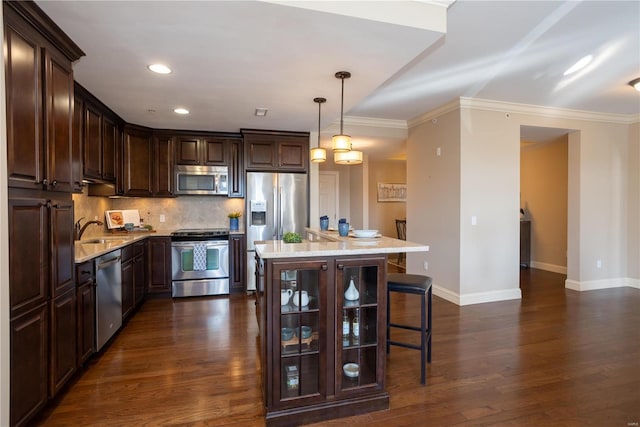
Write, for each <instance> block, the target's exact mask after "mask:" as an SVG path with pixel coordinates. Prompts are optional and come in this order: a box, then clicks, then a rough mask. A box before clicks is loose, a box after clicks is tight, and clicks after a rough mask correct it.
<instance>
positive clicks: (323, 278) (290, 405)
mask: <svg viewBox="0 0 640 427" xmlns="http://www.w3.org/2000/svg"><path fill="white" fill-rule="evenodd" d="M312 236H313V237H312ZM309 237H311V238H312V239H313V238H315V239H316V240H311V241H310V240H305V241H303V242H301V243H284V242H281V241H264V242H256V285H257V290H256V299H257V314H258V323H259V329H260V361H261V367H262V369H261V375H262V386H263V397H264V405H265V418H266V422H267V426H285V425H286V426H291V425H303V424H309V423H314V422H319V421H322V420H326V419H332V418H341V417H347V416H351V415H356V414H361V413H366V412H372V411H378V410H383V409H388V408H389V394H388V393H387V391H386V390H385V372H386V357H385V356H386V353H385V352H386V321H387V293H386V279H387V255H388V254H389V253H398V252H426V251H428V250H429V247H428V246H427V245H422V244H418V243H412V242H406V241H402V240H397V239H391V238H388V237H374V238H369V239H365V238H353V237H342V238H341V237H340V236H338V235H337V233H335V236H334V235H333V234H331V232H320V231H319V230H313V229H307V238H309Z"/></svg>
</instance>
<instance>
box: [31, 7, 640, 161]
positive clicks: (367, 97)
mask: <svg viewBox="0 0 640 427" xmlns="http://www.w3.org/2000/svg"><path fill="white" fill-rule="evenodd" d="M286 3H287V5H285V4H274V3H272V2H255V1H224V2H223V1H209V2H206V1H199V2H186V1H143V2H133V1H121V2H100V1H95V2H94V1H88V2H77V1H38V4H39V5H40V7H41V8H42V9H43V10H44V11H45V12H46V13H47V14H48V15H49V16H50V17H51V18H52V19H53V20H54V21H55V22H56V23H57V24H58V25H59V26H60V27H61V28H62V29H63V30H64V31H65V32H66V33H67V34H68V35H69V36H70V37H71V38H72V39H73V40H74V41H75V42H76V43H77V44H78V45H79V46H80V48H82V49H83V50H84V52H85V53H86V56H85V57H83V58H81V59H80V60H79V61H78V63H77V64H75V66H74V71H75V77H76V80H77V81H78V82H79V83H80V84H82V85H83V86H85V87H86V88H87V89H88V90H89V91H90V92H92V93H93V94H94V95H96V96H97V97H98V98H99V99H101V100H102V101H103V102H104V103H105V104H107V105H108V106H109V107H111V108H112V109H113V110H114V111H115V112H116V113H118V114H119V115H120V116H121V117H122V118H124V119H125V120H126V121H128V122H131V123H137V124H140V125H145V126H150V127H154V128H170V129H198V130H215V131H230V132H237V131H238V130H239V129H240V128H260V129H283V130H296V131H306V130H311V131H314V130H317V126H318V123H317V118H318V110H317V104H315V103H314V102H313V98H314V97H317V96H323V97H325V98H327V99H328V101H327V103H326V104H324V105H323V107H322V111H323V114H322V117H323V119H322V129H323V132H322V137H323V144H326V142H325V140H328V139H329V138H330V136H331V134H332V133H334V132H336V129H337V125H336V122H335V120H336V119H338V118H339V115H340V81H339V80H337V79H336V78H335V77H334V74H335V72H336V71H340V70H347V71H350V72H351V73H352V78H351V79H348V80H346V81H345V133H350V134H351V135H352V136H353V137H354V147H356V148H361V149H363V150H364V151H365V153H367V154H369V155H371V156H385V157H389V156H397V155H398V154H399V153H401V152H402V151H403V140H404V137H405V136H406V121H408V120H410V119H412V118H415V117H417V116H420V115H421V114H424V113H425V112H428V111H430V110H433V109H435V108H437V107H440V106H442V105H444V104H447V103H449V102H451V101H452V100H455V99H457V98H458V97H461V96H462V97H470V98H481V99H489V100H496V101H507V102H515V103H523V104H532V105H544V106H553V107H561V108H569V109H576V110H585V111H591V112H602V113H613V114H624V115H639V114H640V92H637V91H634V90H633V89H632V88H631V87H630V86H628V85H627V82H628V81H630V80H631V79H633V78H636V77H640V2H637V1H583V2H580V1H546V2H545V1H530V2H529V1H495V2H493V1H465V0H458V1H457V2H456V3H454V4H453V5H451V6H450V7H449V9H448V12H447V19H446V24H447V29H446V35H444V36H442V32H441V31H440V29H439V28H437V25H431V22H430V21H429V19H427V17H432V16H434V15H437V13H434V12H436V9H434V8H439V9H440V10H446V7H447V5H448V4H449V2H447V1H444V2H438V1H436V2H404V1H403V2H400V1H398V2H376V3H372V2H366V1H361V2H335V3H334V2H321V3H320V2H308V3H299V4H297V5H299V6H305V8H302V7H291V4H296V2H286ZM312 3H317V4H318V5H322V6H323V7H325V8H327V7H329V6H331V5H333V6H336V5H341V6H343V5H345V4H346V5H349V6H350V7H351V9H352V11H353V10H356V11H357V10H362V11H363V13H365V12H367V11H371V10H373V9H376V10H382V11H384V10H385V8H386V11H387V12H388V13H387V15H388V18H389V19H388V20H387V21H392V22H393V21H394V20H395V21H396V22H399V21H402V22H406V20H404V18H405V17H406V16H403V15H402V12H407V11H408V13H409V14H410V15H413V16H412V17H413V20H414V23H415V22H421V21H424V22H427V21H429V22H428V23H427V25H424V26H425V27H426V29H425V28H416V25H413V24H410V25H413V26H407V25H398V24H397V23H388V22H380V21H381V20H386V19H385V18H384V13H383V14H382V15H383V18H382V19H380V18H374V19H376V20H373V19H362V18H357V17H354V16H353V13H350V15H351V16H348V15H349V14H348V15H344V14H335V13H327V12H320V11H316V10H312V9H308V8H307V7H310V5H311V6H313V5H312ZM327 5H329V6H327ZM372 5H375V6H376V7H375V8H372ZM434 5H435V6H434ZM329 8H331V7H329ZM416 16H418V17H419V18H421V19H415V18H416ZM587 54H591V55H593V56H594V60H593V61H592V63H591V65H589V66H588V67H587V68H586V69H584V70H582V71H581V72H578V73H576V74H574V75H571V76H567V77H565V76H563V72H564V71H565V70H566V69H567V68H569V67H570V66H571V65H572V64H573V63H574V62H576V61H577V60H578V59H580V58H582V57H583V56H585V55H587ZM153 62H164V63H167V64H168V65H169V66H171V67H172V69H173V73H172V74H170V75H167V76H160V75H154V74H152V73H150V72H149V71H148V70H147V69H146V66H147V65H148V64H150V63H153ZM176 106H184V107H186V108H188V109H189V110H190V111H191V114H190V115H188V116H186V117H185V116H177V115H175V114H174V113H173V112H172V110H173V108H175V107H176ZM257 107H266V108H268V109H269V112H268V114H267V116H266V117H264V118H258V117H255V116H254V115H253V113H254V110H255V108H257ZM150 110H151V111H150ZM332 123H333V125H332ZM372 124H374V125H375V126H372ZM545 134H548V131H546V133H545ZM530 137H531V136H530Z"/></svg>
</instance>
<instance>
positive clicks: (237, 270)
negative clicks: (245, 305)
mask: <svg viewBox="0 0 640 427" xmlns="http://www.w3.org/2000/svg"><path fill="white" fill-rule="evenodd" d="M245 258H246V252H245V237H244V234H241V235H240V234H232V235H230V236H229V271H230V273H231V274H230V277H229V291H230V292H231V293H234V292H243V291H244V290H245V283H244V271H245Z"/></svg>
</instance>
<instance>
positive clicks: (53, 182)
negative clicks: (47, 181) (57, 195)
mask: <svg viewBox="0 0 640 427" xmlns="http://www.w3.org/2000/svg"><path fill="white" fill-rule="evenodd" d="M51 185H52V186H54V187H55V186H56V185H58V181H57V180H55V179H54V180H53V181H51Z"/></svg>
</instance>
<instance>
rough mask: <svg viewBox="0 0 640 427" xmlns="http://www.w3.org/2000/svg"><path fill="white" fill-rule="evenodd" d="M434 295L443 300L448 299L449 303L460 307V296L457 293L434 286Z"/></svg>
mask: <svg viewBox="0 0 640 427" xmlns="http://www.w3.org/2000/svg"><path fill="white" fill-rule="evenodd" d="M433 294H434V295H435V296H437V297H440V298H442V299H446V300H447V301H449V302H452V303H454V304H455V305H460V296H459V295H458V294H457V293H455V292H452V291H450V290H449V289H447V288H443V287H441V286H438V285H433Z"/></svg>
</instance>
